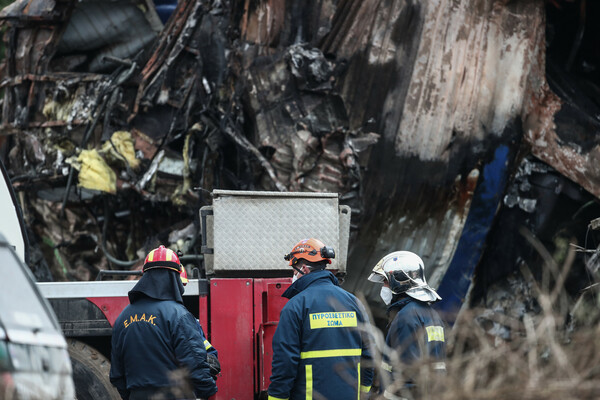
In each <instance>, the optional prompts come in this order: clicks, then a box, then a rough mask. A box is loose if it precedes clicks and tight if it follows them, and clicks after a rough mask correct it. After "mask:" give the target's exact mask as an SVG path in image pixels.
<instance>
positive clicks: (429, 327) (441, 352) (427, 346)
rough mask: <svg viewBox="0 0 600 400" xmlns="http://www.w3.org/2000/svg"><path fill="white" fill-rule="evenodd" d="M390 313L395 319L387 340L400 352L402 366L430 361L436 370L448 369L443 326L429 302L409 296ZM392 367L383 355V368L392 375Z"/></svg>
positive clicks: (389, 310) (392, 308) (390, 308)
mask: <svg viewBox="0 0 600 400" xmlns="http://www.w3.org/2000/svg"><path fill="white" fill-rule="evenodd" d="M388 313H389V315H390V316H393V315H394V314H395V316H394V317H393V319H392V322H391V323H390V325H389V330H388V334H387V336H386V340H385V341H386V344H387V345H388V347H390V348H392V349H395V350H396V351H397V352H398V354H399V357H400V361H401V362H402V363H403V364H412V363H414V362H415V361H417V360H419V359H421V358H427V359H429V360H430V361H431V363H432V367H433V369H434V370H445V369H446V367H445V359H446V342H445V338H444V323H443V321H442V319H441V318H440V316H439V314H438V313H437V312H436V311H435V310H434V309H433V308H432V307H431V306H430V305H429V304H428V303H424V302H421V301H418V300H416V299H413V298H412V297H408V296H407V297H403V298H402V299H400V300H398V301H396V302H395V303H393V304H391V305H390V306H389V307H388ZM392 364H393V362H391V361H390V360H389V358H388V357H387V354H384V369H386V370H388V371H390V372H392V369H393V368H392Z"/></svg>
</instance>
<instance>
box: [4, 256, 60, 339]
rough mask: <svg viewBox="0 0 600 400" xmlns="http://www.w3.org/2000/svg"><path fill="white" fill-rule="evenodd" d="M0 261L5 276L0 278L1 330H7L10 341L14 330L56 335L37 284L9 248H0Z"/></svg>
mask: <svg viewBox="0 0 600 400" xmlns="http://www.w3.org/2000/svg"><path fill="white" fill-rule="evenodd" d="M0 260H2V271H4V272H5V273H4V274H2V277H0V326H2V327H3V328H4V329H6V331H7V333H8V334H9V337H10V331H11V330H20V331H23V330H27V331H34V332H38V331H40V332H44V331H45V332H49V331H51V332H56V330H57V329H56V326H55V325H54V322H53V321H52V320H51V319H50V317H49V316H48V311H47V310H46V308H45V307H44V305H43V303H42V302H41V301H40V300H41V299H40V298H39V297H38V293H37V291H36V290H35V289H34V287H33V285H34V283H33V282H31V281H30V279H29V277H28V276H27V271H25V270H24V268H26V267H25V266H23V265H22V264H21V263H20V261H19V260H18V259H17V258H16V256H15V253H14V252H12V251H10V250H9V248H8V247H6V246H0Z"/></svg>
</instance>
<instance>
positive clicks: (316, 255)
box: [283, 238, 335, 266]
mask: <svg viewBox="0 0 600 400" xmlns="http://www.w3.org/2000/svg"><path fill="white" fill-rule="evenodd" d="M283 258H284V259H285V260H288V261H289V262H290V265H291V266H294V265H296V263H298V261H299V260H300V259H301V258H302V259H304V260H306V261H310V262H318V261H323V260H325V261H327V263H328V264H331V260H330V258H335V252H334V251H333V248H331V247H327V246H325V245H324V244H323V242H321V241H320V240H319V239H313V238H310V239H304V240H301V241H300V242H298V243H297V244H296V245H295V246H294V248H293V249H292V252H291V253H289V254H286V255H285V256H284V257H283Z"/></svg>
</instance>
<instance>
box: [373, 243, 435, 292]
mask: <svg viewBox="0 0 600 400" xmlns="http://www.w3.org/2000/svg"><path fill="white" fill-rule="evenodd" d="M369 280H370V281H371V282H377V283H383V282H385V281H387V282H388V283H389V285H390V289H391V290H392V293H394V294H400V293H406V294H407V295H409V296H410V297H413V298H415V299H417V300H420V301H437V300H441V299H442V298H441V297H440V296H439V295H438V294H437V292H436V291H435V290H433V289H432V288H431V287H430V286H429V285H428V284H427V281H425V267H424V266H423V260H421V257H419V256H418V255H416V254H415V253H412V252H410V251H395V252H393V253H390V254H388V255H387V256H385V257H383V258H382V259H381V260H379V262H378V263H377V265H375V267H374V268H373V272H372V273H371V275H370V276H369Z"/></svg>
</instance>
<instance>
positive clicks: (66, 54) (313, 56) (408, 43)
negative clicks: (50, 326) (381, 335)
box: [0, 0, 600, 336]
mask: <svg viewBox="0 0 600 400" xmlns="http://www.w3.org/2000/svg"><path fill="white" fill-rule="evenodd" d="M296 3H297V2H283V1H278V0H265V1H257V2H253V1H252V2H251V1H245V2H244V1H238V2H229V1H223V0H221V1H201V0H197V1H192V0H190V1H180V2H179V3H178V5H177V7H176V8H174V11H173V12H172V15H170V17H169V18H168V20H167V19H166V18H163V20H162V21H161V18H160V16H159V15H158V14H157V12H156V9H155V4H154V3H153V2H152V1H151V0H137V1H125V0H119V1H112V2H108V3H106V2H103V3H102V4H100V2H97V1H89V0H88V1H70V0H68V1H52V0H29V1H24V0H19V1H16V2H15V3H13V4H11V5H9V6H8V7H6V8H5V9H4V10H3V11H2V13H1V14H0V18H1V20H2V23H3V26H4V29H5V36H4V38H5V49H4V51H5V59H4V65H3V67H2V68H3V70H2V74H1V76H2V81H1V87H2V90H3V99H2V119H1V121H2V126H1V130H0V157H1V158H2V160H3V162H4V164H5V165H6V166H7V169H8V170H9V173H10V176H11V179H12V182H13V185H14V187H15V189H16V191H17V193H18V195H19V198H20V202H21V205H22V208H23V213H24V216H25V219H26V222H27V225H28V228H29V229H30V238H31V239H32V242H33V243H34V244H35V246H33V249H37V251H33V252H32V253H31V255H30V256H31V257H30V258H31V259H30V260H29V263H30V265H31V267H32V269H33V270H34V273H35V274H36V276H37V277H38V279H40V280H49V279H55V280H73V279H80V280H88V279H94V278H95V276H96V274H97V272H98V271H99V270H102V269H111V268H112V269H123V268H126V269H127V268H136V267H139V265H140V264H141V261H140V259H141V258H142V257H143V255H144V254H145V253H146V252H147V251H148V250H149V249H150V248H153V247H155V246H156V245H157V244H158V243H159V242H160V243H163V244H165V245H170V246H177V247H178V248H179V249H180V250H181V251H183V252H184V253H185V254H187V255H189V256H193V255H194V254H198V252H199V248H200V245H199V243H198V241H197V238H198V220H197V219H198V217H197V211H198V209H199V207H201V206H202V205H205V204H209V203H210V202H211V199H210V197H209V195H208V193H209V192H210V191H211V190H212V189H214V188H220V189H251V190H279V191H284V190H288V191H328V192H339V193H340V194H341V201H342V203H345V204H349V205H350V206H351V207H352V210H353V220H352V222H353V233H352V236H351V243H350V251H349V260H348V270H349V271H350V274H348V277H347V280H346V282H345V286H346V288H347V289H348V290H351V291H355V292H359V291H360V292H363V293H365V294H366V295H367V297H368V298H369V299H371V300H376V299H377V293H375V290H376V288H373V287H372V286H371V285H369V284H368V283H367V282H366V279H365V277H366V276H367V275H368V273H369V271H370V269H371V268H372V267H373V265H374V263H375V262H376V261H377V260H378V259H380V258H381V257H382V255H384V254H387V253H389V252H390V251H394V250H399V249H403V250H410V251H413V252H416V253H418V254H420V255H421V256H422V258H423V259H424V261H425V264H426V265H427V268H428V275H429V276H428V277H427V280H428V282H429V283H430V284H431V285H432V286H434V287H437V288H438V289H439V290H438V291H439V292H440V295H441V296H442V297H443V298H444V300H443V301H442V302H441V305H440V308H441V310H442V311H444V312H448V313H449V314H448V315H453V313H455V311H456V310H457V309H459V308H460V307H462V306H463V305H464V304H470V305H472V306H476V305H483V306H484V307H486V308H487V309H488V310H492V311H491V312H492V313H495V312H499V313H514V314H515V316H516V317H517V318H518V317H519V316H520V315H522V314H523V313H525V312H530V311H535V309H536V304H535V301H533V300H532V294H531V292H530V290H529V289H530V288H531V282H529V281H528V280H527V279H526V278H524V275H523V274H522V273H521V272H522V270H523V267H524V266H527V268H526V269H527V270H531V271H532V272H533V275H532V276H534V277H535V278H540V277H541V276H542V275H543V271H544V269H545V265H546V261H547V259H545V258H544V257H542V256H541V255H540V252H539V251H538V250H539V248H540V247H542V248H546V249H547V250H548V253H549V254H550V255H551V258H552V257H553V259H554V260H555V261H556V262H557V263H558V264H561V263H562V262H563V261H565V260H568V257H567V255H568V250H569V248H572V247H573V246H571V244H576V245H578V246H580V247H582V248H592V249H594V248H595V246H596V245H597V242H594V240H595V239H596V236H597V233H596V231H594V230H588V229H587V227H588V223H589V222H590V221H591V220H592V219H594V218H596V217H598V216H600V207H599V205H598V197H599V196H600V172H599V170H598V168H597V166H596V165H597V159H598V156H599V152H600V147H599V146H598V135H596V132H597V131H598V128H599V127H600V123H599V121H598V117H597V116H598V115H600V112H599V111H600V110H598V99H600V93H599V92H598V89H597V86H596V84H597V83H598V81H599V80H600V78H599V76H598V73H597V71H598V70H597V66H598V65H600V64H599V62H600V60H598V59H597V57H598V56H597V55H596V54H595V53H593V52H591V51H590V50H589V49H592V48H594V49H595V48H596V47H597V43H598V39H597V37H598V36H597V35H596V34H595V31H594V29H596V28H595V27H592V26H590V24H589V21H591V20H592V18H591V17H590V16H593V15H599V14H600V13H599V11H598V10H597V6H596V5H595V4H592V3H594V2H585V1H583V0H581V1H576V2H571V1H561V0H553V1H548V2H546V3H543V2H527V1H522V2H518V1H517V2H503V1H493V0H486V1H478V0H462V1H458V2H438V1H434V0H430V1H420V2H411V1H407V2H392V3H393V4H388V3H389V2H384V1H382V0H362V1H354V0H348V1H334V0H330V1H322V2H308V3H306V4H304V5H303V6H299V5H298V4H299V3H298V4H296ZM92 15H93V18H91V17H90V16H92ZM586 15H587V17H585V16H586ZM164 21H166V23H164V25H163V22H164ZM594 46H596V47H594ZM565 60H566V61H565ZM523 228H525V229H523ZM523 235H525V236H527V235H529V236H527V237H529V238H530V239H531V240H526V239H525V236H523ZM534 239H535V240H534ZM538 244H540V246H538ZM587 254H588V253H577V255H576V257H575V260H574V261H572V267H571V269H570V271H569V274H568V277H567V278H565V279H562V278H561V279H558V278H556V281H558V282H559V283H560V284H561V285H564V288H565V289H566V290H565V293H566V295H567V296H568V297H569V298H570V299H571V300H570V301H571V302H572V301H573V300H574V299H575V298H576V297H577V295H578V293H579V291H580V290H581V289H582V288H584V287H587V286H589V284H590V283H591V281H590V279H589V277H588V274H587V271H588V269H594V268H593V267H590V268H588V267H587V266H586V263H587V262H588V256H587ZM473 278H474V279H473ZM473 281H474V282H475V285H474V286H473V287H472V288H471V286H472V285H471V283H472V282H473ZM509 286H510V287H509ZM470 288H471V289H470ZM466 300H468V301H466ZM377 317H378V316H377V315H376V318H377ZM453 318H454V317H452V316H450V317H448V319H449V320H450V321H452V320H453ZM482 318H483V319H485V318H487V316H486V315H483V316H482ZM492 325H493V324H492ZM489 331H490V332H492V331H493V332H495V334H498V335H500V336H502V335H504V336H506V335H507V333H506V332H504V331H502V328H501V327H500V328H499V327H497V326H492V327H491V328H490V329H489Z"/></svg>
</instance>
